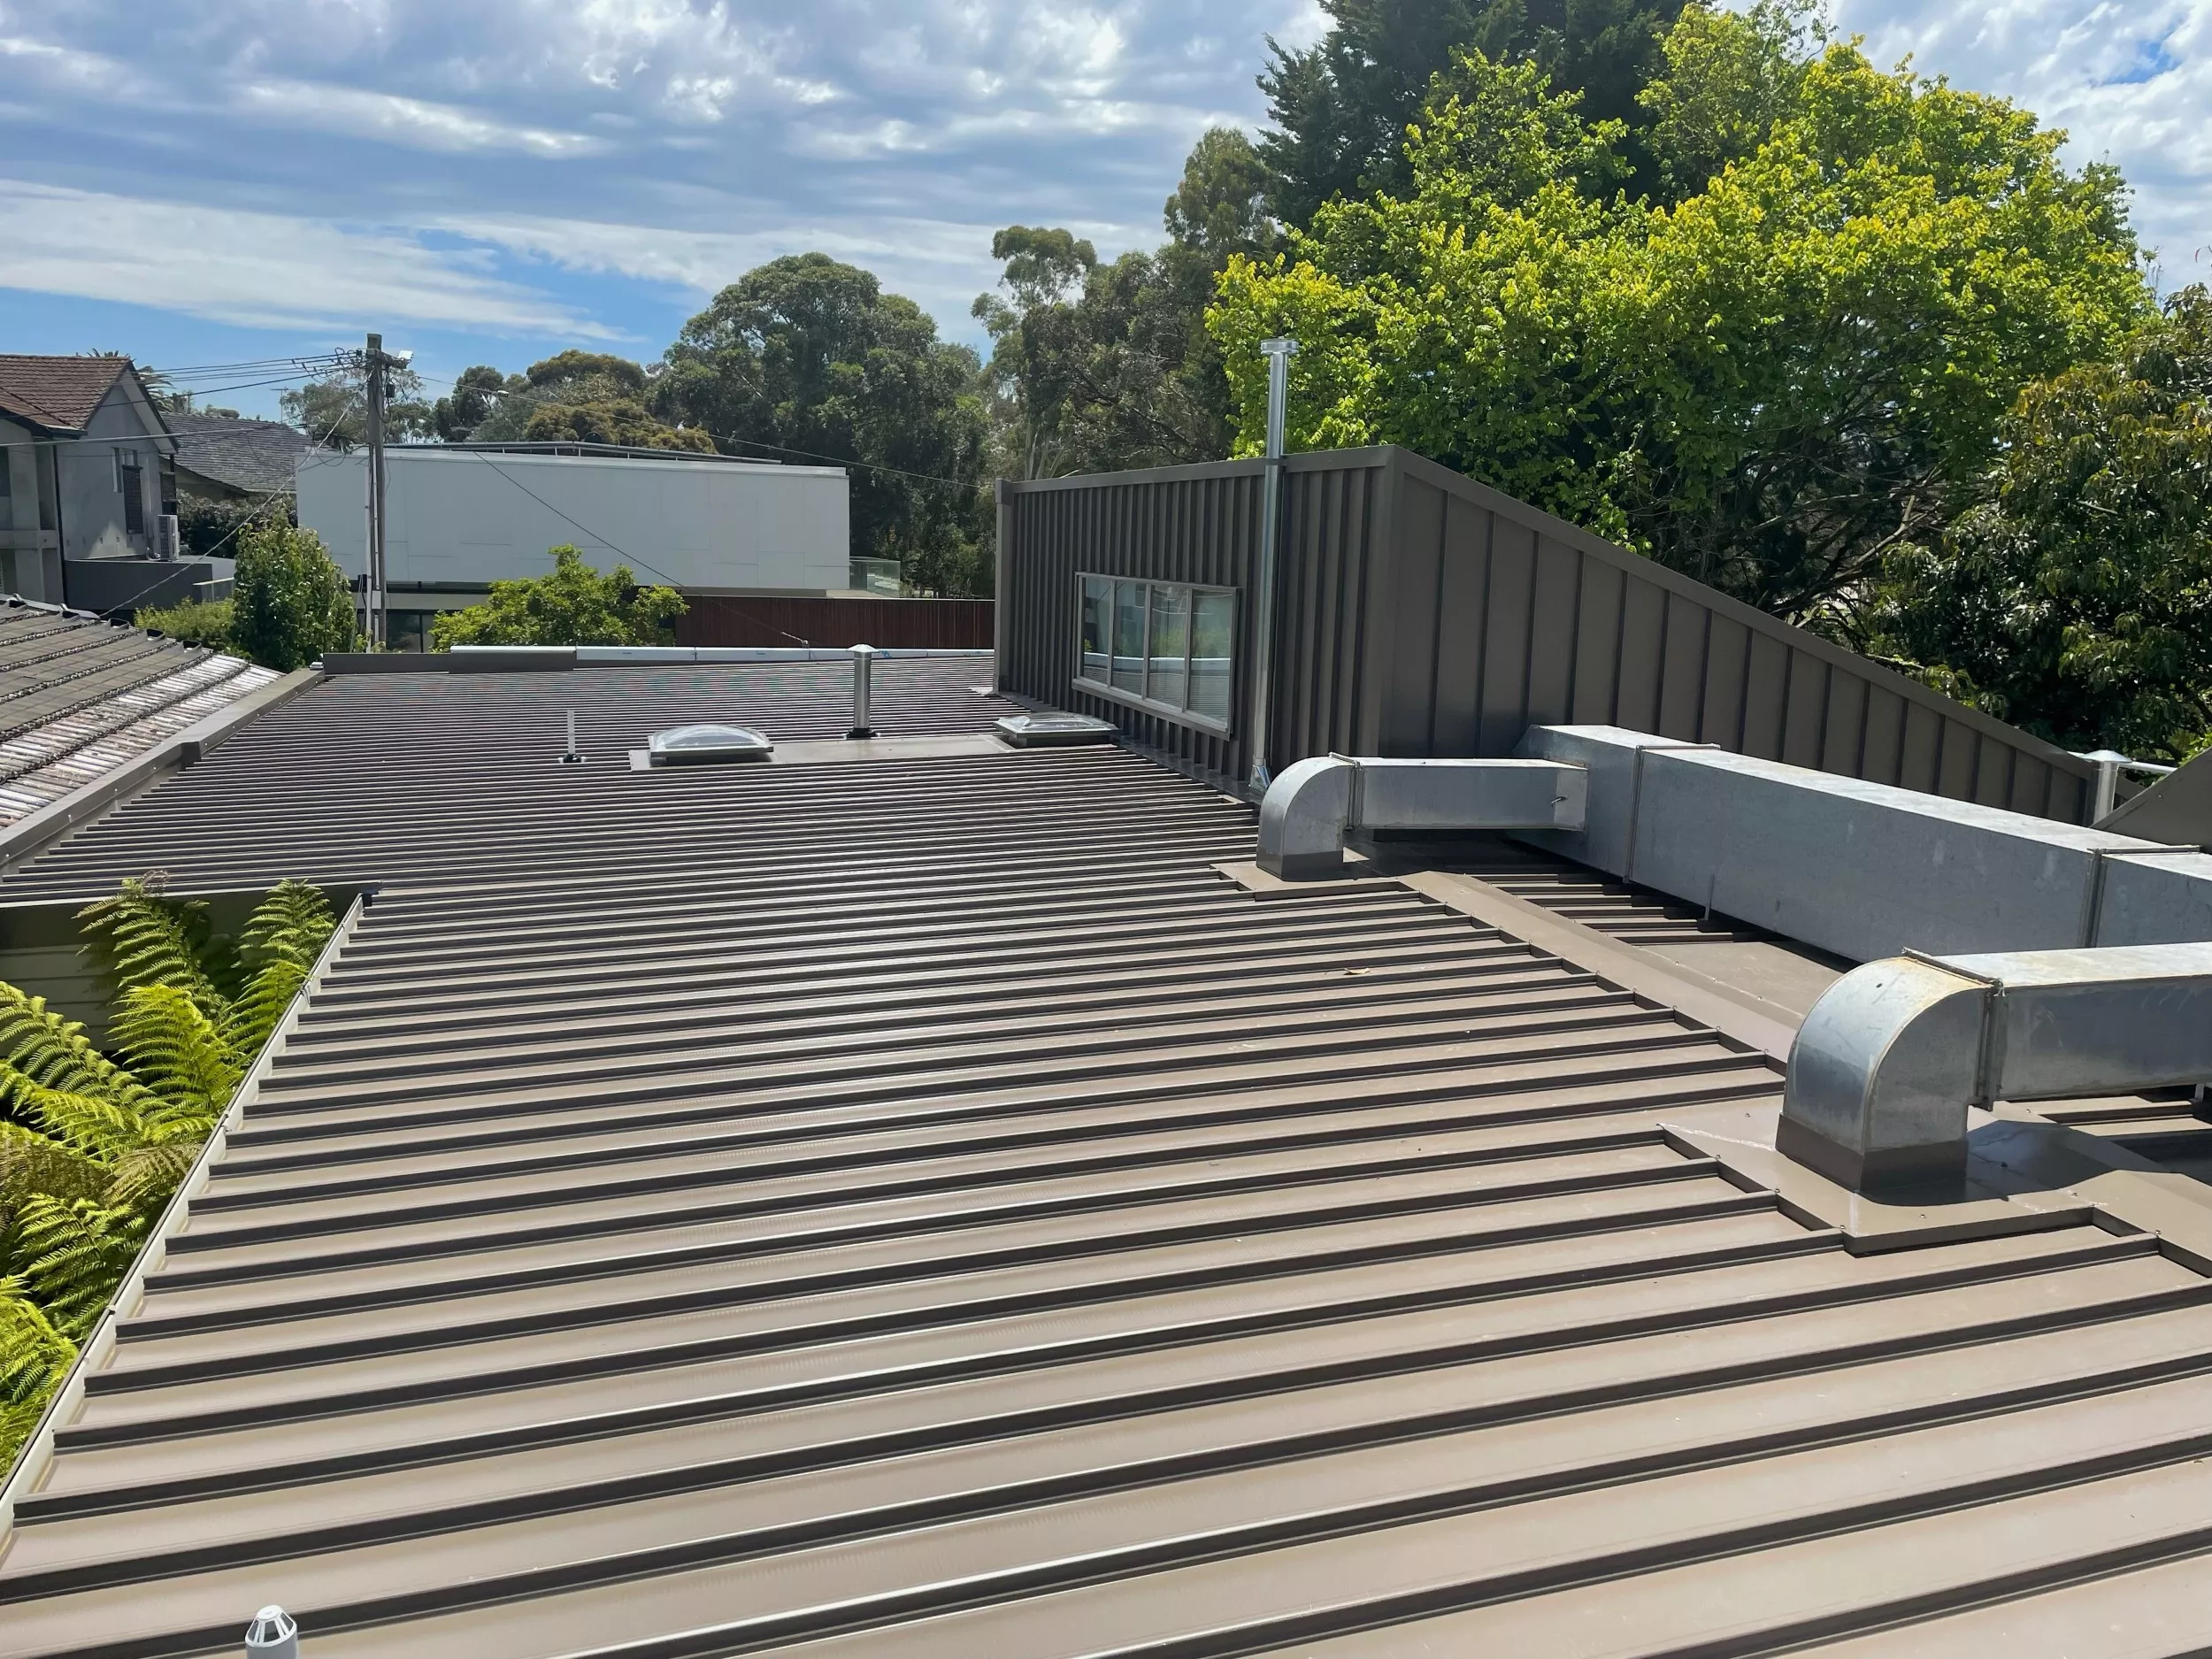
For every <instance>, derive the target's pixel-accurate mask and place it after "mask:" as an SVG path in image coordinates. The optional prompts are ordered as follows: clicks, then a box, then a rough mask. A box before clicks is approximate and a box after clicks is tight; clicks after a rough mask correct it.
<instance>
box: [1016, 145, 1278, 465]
mask: <svg viewBox="0 0 2212 1659" xmlns="http://www.w3.org/2000/svg"><path fill="white" fill-rule="evenodd" d="M1266 181H1267V180H1266V172H1265V169H1264V168H1263V166H1262V165H1261V164H1260V160H1259V157H1258V156H1257V155H1256V153H1255V152H1254V150H1253V149H1252V145H1251V142H1250V141H1249V140H1248V139H1247V138H1246V137H1245V136H1244V134H1241V133H1239V132H1235V131H1233V130H1232V129H1230V128H1227V127H1216V128H1214V129H1213V130H1212V131H1210V132H1209V133H1207V134H1204V135H1203V136H1202V137H1201V138H1200V139H1199V141H1198V143H1197V145H1196V147H1195V148H1194V149H1193V150H1192V151H1191V153H1190V158H1189V159H1188V160H1187V162H1186V163H1185V164H1184V167H1183V177H1182V180H1181V183H1180V185H1179V188H1177V189H1176V191H1175V193H1174V195H1172V196H1170V197H1169V198H1168V200H1167V205H1166V208H1165V211H1164V218H1165V219H1166V223H1167V228H1168V233H1169V237H1170V240H1169V241H1168V242H1167V243H1166V245H1165V246H1164V247H1162V248H1160V249H1159V250H1157V251H1156V252H1153V253H1143V252H1132V253H1127V254H1124V255H1123V256H1122V257H1120V258H1118V259H1116V260H1114V261H1112V262H1111V263H1109V264H1101V263H1100V262H1099V260H1098V257H1097V255H1096V253H1095V252H1094V250H1093V249H1092V247H1091V244H1090V243H1089V242H1084V241H1081V240H1079V239H1078V238H1077V237H1076V236H1075V235H1074V234H1072V233H1071V232H1069V231H1065V230H1056V229H1054V230H1048V229H1033V228H1032V227H1028V226H1024V225H1013V226H1009V227H1007V228H1006V229H1004V230H1002V231H1000V232H999V233H998V234H997V235H996V236H995V237H994V238H993V239H992V242H991V254H992V257H994V258H996V259H999V260H1002V261H1003V263H1004V266H1005V274H1004V276H1003V277H1002V278H1001V280H1000V284H999V286H1000V288H1001V290H1002V295H1003V297H1002V296H1001V295H995V294H986V295H983V296H980V297H979V298H978V299H977V301H976V303H975V305H974V307H973V313H974V315H975V316H976V317H977V318H979V319H980V320H981V321H982V323H983V325H984V326H985V327H986V328H987V329H988V330H989V331H990V334H991V337H992V341H993V350H992V354H991V362H990V365H989V367H988V371H987V374H988V378H989V380H990V383H991V387H992V394H993V397H994V400H995V408H994V413H995V417H996V426H997V435H998V439H999V455H998V465H999V470H1000V471H1001V472H1003V473H1006V474H1008V475H1010V476H1013V477H1018V478H1039V477H1056V476H1059V475H1061V474H1064V473H1068V472H1112V471H1115V470H1117V469H1119V468H1123V467H1131V466H1155V465H1174V464H1176V463H1179V462H1185V461H1204V460H1215V459H1218V458H1219V457H1222V456H1225V455H1226V454H1227V453H1228V445H1229V442H1230V438H1231V436H1232V427H1231V424H1230V419H1229V414H1230V411H1229V403H1228V382H1227V380H1226V378H1225V376H1224V374H1223V373H1222V367H1221V356H1220V350H1219V348H1218V347H1217V346H1216V345H1215V343H1214V342H1213V340H1212V338H1211V336H1210V335H1209V334H1207V333H1206V330H1205V326H1204V319H1205V311H1206V306H1207V304H1208V303H1210V300H1211V298H1212V296H1213V290H1214V283H1215V280H1216V279H1217V276H1218V274H1219V273H1220V272H1221V270H1222V269H1223V268H1224V266H1225V265H1226V264H1227V263H1228V261H1229V259H1230V258H1231V257H1233V256H1235V255H1238V254H1244V255H1248V256H1251V255H1259V254H1264V253H1267V252H1271V251H1272V250H1273V249H1274V248H1275V247H1276V245H1277V243H1278V242H1279V234H1278V232H1277V229H1276V227H1275V224H1274V221H1273V220H1272V219H1271V218H1270V217H1269V216H1268V212H1267V208H1266V203H1265V187H1266Z"/></svg>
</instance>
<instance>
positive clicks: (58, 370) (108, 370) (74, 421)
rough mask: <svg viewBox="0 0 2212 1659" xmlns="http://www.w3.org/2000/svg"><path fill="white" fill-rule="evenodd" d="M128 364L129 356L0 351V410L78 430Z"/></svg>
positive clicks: (40, 423)
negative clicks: (24, 354) (27, 354)
mask: <svg viewBox="0 0 2212 1659" xmlns="http://www.w3.org/2000/svg"><path fill="white" fill-rule="evenodd" d="M129 367H130V361H129V359H128V358H127V357H17V356H0V411H4V412H7V413H10V414H15V415H20V416H22V417H23V418H24V419H27V420H29V421H31V422H33V423H34V424H35V425H37V426H45V427H48V428H50V429H52V430H56V431H65V432H74V431H77V430H79V429H80V428H81V427H82V426H84V424H85V422H86V421H88V420H89V419H91V418H92V411H94V410H96V409H97V408H98V407H99V406H100V400H101V399H102V398H104V397H105V396H107V395H108V390H109V388H111V387H112V386H113V385H114V384H115V381H116V377H117V376H118V375H119V374H121V373H123V372H124V370H126V369H127V368H129Z"/></svg>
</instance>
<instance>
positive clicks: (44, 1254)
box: [16, 1194, 151, 1340]
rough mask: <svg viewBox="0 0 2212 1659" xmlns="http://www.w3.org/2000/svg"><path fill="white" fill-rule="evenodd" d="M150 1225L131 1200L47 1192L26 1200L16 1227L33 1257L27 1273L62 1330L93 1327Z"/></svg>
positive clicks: (74, 1333) (70, 1333) (71, 1332)
mask: <svg viewBox="0 0 2212 1659" xmlns="http://www.w3.org/2000/svg"><path fill="white" fill-rule="evenodd" d="M150 1226H151V1223H150V1221H149V1220H148V1218H147V1217H146V1216H145V1215H144V1213H143V1212H142V1211H141V1210H138V1209H136V1208H135V1207H134V1206H132V1205H129V1204H114V1205H109V1204H103V1203H100V1202H97V1201H96V1200H94V1199H90V1198H73V1199H70V1200H68V1201H67V1202H64V1201H63V1200H61V1199H58V1198H53V1197H50V1196H48V1195H47V1194H35V1195H34V1196H32V1197H31V1198H29V1199H27V1200H26V1201H25V1202H24V1205H23V1214H22V1217H21V1218H20V1219H19V1221H18V1222H17V1223H16V1230H17V1232H18V1233H20V1234H21V1236H22V1239H23V1243H24V1254H25V1255H26V1256H30V1257H31V1258H32V1259H31V1261H30V1263H29V1264H28V1265H27V1266H26V1267H25V1268H24V1270H23V1273H22V1279H23V1282H24V1284H25V1285H26V1286H27V1287H28V1289H29V1290H30V1293H31V1294H32V1295H33V1296H34V1297H35V1298H36V1300H37V1302H38V1303H39V1305H40V1306H41V1307H42V1308H43V1309H44V1310H46V1313H47V1316H48V1317H49V1318H50V1319H51V1320H52V1322H53V1325H54V1328H55V1329H56V1330H58V1331H59V1332H60V1333H62V1334H63V1335H65V1336H67V1337H69V1338H71V1339H72V1340H78V1339H81V1338H82V1337H83V1336H84V1335H85V1333H87V1332H88V1331H90V1330H91V1329H92V1325H93V1322H94V1321H95V1320H96V1319H97V1318H98V1317H100V1310H102V1309H104V1308H105V1307H106V1306H107V1304H108V1298H109V1297H111V1296H112V1295H113V1294H115V1287H116V1286H118V1285H119V1284H121V1283H122V1282H123V1275H124V1274H125V1273H127V1272H128V1271H130V1266H131V1263H132V1262H133V1261H134V1260H135V1259H136V1258H137V1256H138V1249H139V1246H141V1245H142V1244H143V1243H144V1242H145V1241H146V1234H147V1233H148V1231H149V1230H150Z"/></svg>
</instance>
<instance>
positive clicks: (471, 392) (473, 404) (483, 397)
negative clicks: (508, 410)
mask: <svg viewBox="0 0 2212 1659" xmlns="http://www.w3.org/2000/svg"><path fill="white" fill-rule="evenodd" d="M523 383H524V384H527V382H526V381H525V382H523ZM507 389H508V387H507V376H505V375H504V374H502V373H500V372H499V371H498V370H497V369H495V368H494V367H492V365H490V364H488V363H479V364H475V365H472V366H470V367H468V368H465V369H463V370H462V371H461V373H459V374H458V375H457V376H456V377H455V378H454V381H453V390H452V391H451V392H449V394H447V395H446V396H443V397H441V398H440V399H439V400H438V401H437V402H436V403H434V404H433V405H432V406H431V410H430V426H431V430H432V431H434V432H435V433H436V434H438V436H439V438H440V439H441V440H442V441H443V442H447V443H459V442H464V441H465V440H466V439H468V438H470V437H472V436H473V435H474V434H475V432H476V429H477V428H478V427H479V426H482V425H483V424H484V423H485V422H486V421H487V420H488V419H491V412H492V411H493V410H494V409H495V407H497V405H498V403H499V400H500V398H501V397H502V396H504V395H505V394H506V392H507Z"/></svg>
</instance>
